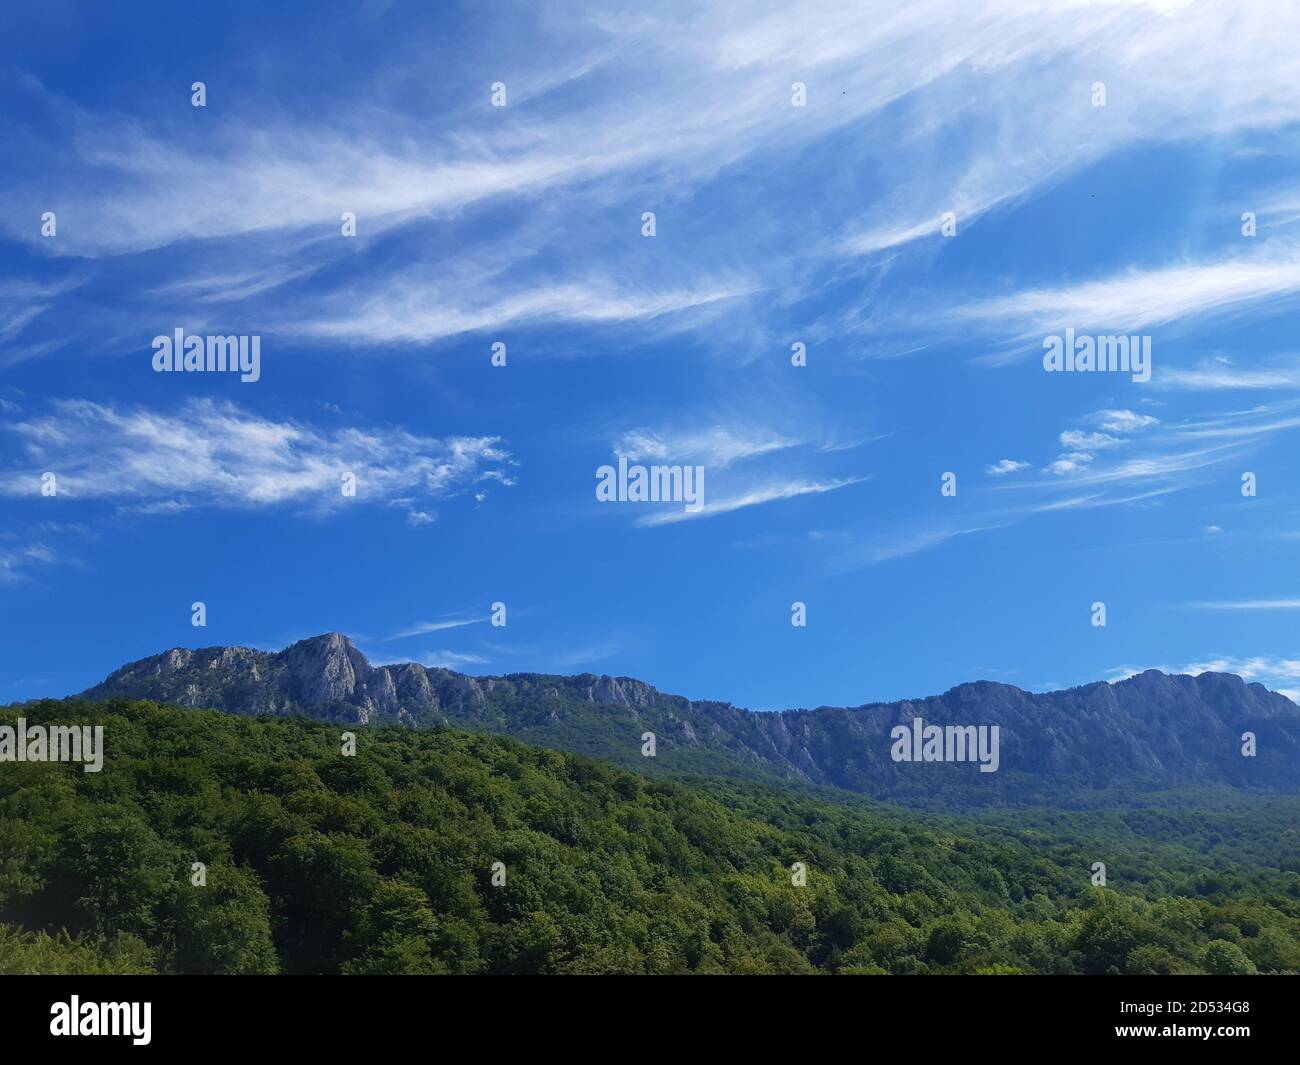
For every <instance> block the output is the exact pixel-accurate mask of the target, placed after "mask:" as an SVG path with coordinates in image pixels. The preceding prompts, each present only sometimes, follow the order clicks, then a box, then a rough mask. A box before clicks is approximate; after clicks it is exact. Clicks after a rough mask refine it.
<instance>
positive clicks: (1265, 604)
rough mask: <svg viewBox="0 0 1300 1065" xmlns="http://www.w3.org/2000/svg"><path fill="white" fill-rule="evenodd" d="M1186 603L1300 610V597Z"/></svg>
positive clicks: (1197, 606)
mask: <svg viewBox="0 0 1300 1065" xmlns="http://www.w3.org/2000/svg"><path fill="white" fill-rule="evenodd" d="M1184 605H1185V606H1186V607H1187V608H1190V609H1192V610H1300V599H1239V600H1227V601H1223V602H1201V603H1186V604H1184Z"/></svg>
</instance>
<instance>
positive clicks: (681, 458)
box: [614, 426, 801, 469]
mask: <svg viewBox="0 0 1300 1065" xmlns="http://www.w3.org/2000/svg"><path fill="white" fill-rule="evenodd" d="M800 443H801V442H800V441H798V440H794V439H791V438H790V437H787V436H784V435H782V434H780V433H776V432H773V431H770V430H758V429H754V428H751V427H743V426H742V427H738V428H732V427H727V426H715V427H711V428H708V429H699V430H683V431H677V432H664V431H654V430H650V429H632V430H629V431H628V432H626V433H624V434H623V435H622V436H621V437H619V439H618V441H617V442H616V443H615V444H614V454H615V455H620V456H623V457H625V458H626V459H627V460H628V461H629V462H652V463H663V462H667V463H670V464H685V463H692V464H698V465H703V466H704V467H705V468H706V469H714V468H724V467H726V466H730V465H731V464H732V463H733V462H739V461H741V460H743V459H749V458H755V457H757V456H759V455H767V454H770V453H772V452H774V451H784V450H787V449H789V448H792V447H797V446H799V444H800Z"/></svg>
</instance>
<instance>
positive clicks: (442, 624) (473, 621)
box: [380, 614, 488, 643]
mask: <svg viewBox="0 0 1300 1065" xmlns="http://www.w3.org/2000/svg"><path fill="white" fill-rule="evenodd" d="M487 620H488V616H487V615H486V614H485V615H484V616H483V617H481V618H452V619H446V620H442V621H417V622H416V623H415V624H414V625H412V626H410V627H409V628H406V629H402V630H401V631H400V632H395V633H393V634H392V635H391V636H384V637H382V638H381V640H380V642H381V643H386V642H388V641H390V640H405V639H407V638H409V637H412V636H427V635H428V634H429V633H431V632H445V631H446V630H447V629H462V628H464V627H465V626H466V625H479V624H482V623H483V622H485V621H487Z"/></svg>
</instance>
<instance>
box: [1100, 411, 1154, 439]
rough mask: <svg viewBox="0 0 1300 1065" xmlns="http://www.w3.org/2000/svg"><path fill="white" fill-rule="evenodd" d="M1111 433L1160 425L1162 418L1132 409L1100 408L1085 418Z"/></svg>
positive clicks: (1128, 431) (1127, 431) (1130, 431)
mask: <svg viewBox="0 0 1300 1065" xmlns="http://www.w3.org/2000/svg"><path fill="white" fill-rule="evenodd" d="M1085 421H1088V422H1089V423H1091V424H1092V425H1097V426H1100V427H1101V428H1102V429H1105V430H1106V431H1107V432H1111V433H1132V432H1135V431H1137V430H1138V429H1147V428H1150V427H1151V426H1153V425H1159V424H1160V419H1159V418H1156V417H1153V416H1152V415H1150V414H1135V413H1134V412H1133V411H1131V410H1099V411H1094V412H1093V413H1092V414H1090V415H1088V417H1087V418H1086V419H1085Z"/></svg>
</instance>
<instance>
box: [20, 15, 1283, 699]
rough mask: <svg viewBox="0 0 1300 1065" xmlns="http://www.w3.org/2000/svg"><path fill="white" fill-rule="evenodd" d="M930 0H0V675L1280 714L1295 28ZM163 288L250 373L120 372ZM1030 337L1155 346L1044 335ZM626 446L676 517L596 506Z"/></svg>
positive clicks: (174, 310) (1255, 19) (638, 507)
mask: <svg viewBox="0 0 1300 1065" xmlns="http://www.w3.org/2000/svg"><path fill="white" fill-rule="evenodd" d="M980 8H981V10H980V11H978V12H977V11H975V10H973V9H972V6H971V5H967V4H958V3H920V4H912V5H907V6H906V7H905V8H899V7H897V6H895V5H879V6H876V5H871V4H862V3H852V4H843V5H834V4H831V5H818V7H817V9H816V12H815V13H813V12H810V11H807V10H804V11H800V10H798V9H797V8H794V7H791V6H790V5H778V4H770V5H754V6H752V7H751V8H749V9H744V8H740V7H737V6H735V5H716V6H713V5H697V4H691V5H682V6H681V7H679V8H673V7H669V6H664V7H661V8H659V9H658V11H657V13H647V12H646V11H645V10H644V6H643V5H628V6H626V7H624V8H619V7H617V6H611V5H608V4H602V5H598V6H594V7H591V8H587V9H583V8H582V7H580V6H578V5H570V4H564V5H558V4H556V5H551V4H542V5H535V4H528V5H518V6H514V5H506V4H490V5H462V6H450V7H442V6H441V5H439V7H438V9H437V10H430V9H427V7H426V5H418V6H417V5H400V4H383V3H372V4H364V5H361V6H360V7H359V8H358V9H357V10H355V11H346V12H345V11H344V9H343V8H341V7H340V8H337V9H321V8H320V6H319V5H314V4H284V5H280V4H277V5H267V4H258V5H254V4H242V3H235V4H230V5H223V6H222V7H221V8H220V9H216V8H214V9H213V10H211V11H207V12H199V11H196V10H193V9H192V8H191V7H189V6H185V7H181V6H179V5H171V4H161V3H159V4H136V5H131V6H130V7H127V8H121V7H114V8H111V9H110V8H108V7H106V6H102V5H90V4H85V5H82V4H67V3H53V4H50V3H43V4H41V5H30V6H24V5H17V6H16V7H15V8H14V9H13V10H12V14H11V17H10V23H11V25H10V31H9V32H7V33H6V34H4V35H2V39H0V150H2V151H3V155H4V157H5V159H6V166H5V173H4V175H3V177H0V185H2V186H3V196H2V197H0V201H2V202H3V204H4V206H3V209H2V210H0V700H8V699H25V698H33V697H36V696H41V695H62V694H66V693H68V692H72V691H76V690H80V689H81V688H84V687H86V686H88V685H90V684H91V683H93V682H95V681H97V680H98V679H100V678H101V677H102V676H103V675H104V674H105V673H107V672H108V671H109V670H111V669H113V668H115V667H116V666H118V665H120V664H122V663H123V662H125V661H128V660H132V659H136V658H140V657H144V656H146V655H148V654H152V653H156V652H158V651H160V650H163V649H165V648H167V647H171V646H177V645H186V646H210V645H214V644H243V645H251V646H258V647H265V648H279V647H282V646H284V645H286V644H287V643H289V642H292V641H293V640H295V639H300V638H303V637H306V636H310V635H314V634H317V633H320V632H324V631H328V630H338V631H342V632H345V633H348V634H350V635H352V636H353V638H354V639H355V640H356V641H357V643H358V644H359V646H361V647H362V649H363V650H364V651H365V652H366V653H367V654H368V655H369V656H370V657H371V658H372V660H374V661H377V662H386V661H406V660H414V661H420V662H424V663H425V664H429V665H433V664H439V665H446V666H449V667H450V668H454V669H459V670H462V671H464V672H468V673H472V674H500V673H510V672H521V671H541V672H560V673H573V672H584V671H590V672H596V673H613V674H616V675H617V674H626V675H631V676H636V677H639V678H642V679H644V680H647V681H649V682H651V683H653V684H655V685H657V686H658V687H660V688H662V689H664V690H666V691H671V692H676V693H681V694H685V695H688V696H691V697H694V698H720V699H727V700H730V701H733V702H736V703H738V704H740V705H747V706H752V707H755V708H778V707H788V706H816V705H820V704H856V703H861V702H864V701H871V700H884V699H895V698H903V697H908V696H919V695H925V694H930V693H933V692H938V691H942V690H944V689H946V688H948V687H951V686H952V685H954V684H956V683H960V682H962V681H966V680H974V679H993V680H1001V681H1005V682H1008V683H1012V684H1017V685H1020V686H1022V687H1026V688H1030V689H1039V690H1041V689H1046V688H1055V687H1065V686H1070V685H1074V684H1079V683H1084V682H1087V681H1091V680H1097V679H1115V678H1118V677H1120V676H1124V675H1126V674H1127V673H1129V672H1131V671H1133V670H1136V669H1142V668H1147V667H1151V666H1155V667H1159V668H1165V669H1170V670H1178V671H1185V670H1190V671H1197V670H1200V669H1205V668H1217V669H1226V670H1230V671H1233V672H1240V673H1243V674H1244V675H1245V676H1247V677H1248V679H1252V680H1260V681H1262V682H1264V683H1266V684H1268V685H1269V686H1270V687H1273V688H1276V689H1278V690H1283V691H1286V692H1287V693H1288V694H1291V695H1292V697H1293V698H1294V697H1295V694H1296V692H1297V691H1300V645H1298V641H1297V625H1296V622H1297V618H1298V617H1300V614H1298V611H1300V579H1298V578H1300V573H1298V571H1297V565H1296V561H1297V554H1296V552H1297V548H1298V547H1300V521H1297V509H1298V508H1297V500H1298V499H1300V477H1298V476H1297V471H1296V461H1295V456H1296V454H1297V445H1298V444H1300V391H1298V386H1300V354H1298V352H1297V344H1296V342H1295V339H1294V334H1295V323H1296V310H1297V297H1298V296H1300V224H1298V223H1300V166H1298V165H1297V159H1300V154H1298V153H1297V151H1296V149H1297V146H1298V144H1297V142H1298V140H1300V137H1298V134H1300V80H1298V79H1296V77H1295V66H1294V42H1295V40H1297V39H1298V38H1297V31H1300V14H1297V12H1296V11H1295V10H1293V9H1289V8H1285V7H1275V6H1273V5H1267V6H1256V5H1244V4H1243V5H1231V4H1202V3H1178V2H1161V3H1154V2H1153V3H1110V2H1107V3H1072V4H1065V5H1044V8H1043V9H1042V10H1038V9H1037V7H1036V6H1034V7H1028V8H1027V7H1025V5H1006V6H1004V5H999V4H988V5H980ZM195 81H202V82H204V84H205V86H206V92H207V98H206V106H205V107H194V106H192V105H191V86H192V84H193V83H194V82H195ZM495 82H502V83H504V85H505V89H506V101H507V102H506V106H504V107H494V106H492V104H491V92H492V88H491V87H492V85H493V83H495ZM796 82H798V83H802V84H803V85H804V86H805V87H806V101H807V102H806V106H804V107H797V106H794V105H793V103H792V86H793V85H794V84H795V83H796ZM1097 83H1102V84H1103V85H1104V87H1105V106H1096V105H1095V101H1096V99H1097V90H1096V84H1097ZM647 211H649V212H654V215H655V227H656V232H655V235H654V236H653V237H647V236H643V235H642V217H643V213H644V212H647ZM45 212H54V213H55V216H56V219H57V232H56V234H55V235H54V236H43V235H42V232H41V229H42V215H43V214H44V213H45ZM343 212H354V213H355V215H356V219H357V233H356V236H355V237H346V236H343V235H342V233H341V221H340V219H341V216H342V214H343ZM945 212H952V213H953V215H954V216H955V225H956V233H955V235H954V236H946V235H944V233H943V229H942V218H943V215H944V213H945ZM1246 212H1251V213H1253V214H1254V216H1255V221H1256V230H1255V234H1254V235H1253V236H1248V235H1246V234H1245V233H1243V227H1244V223H1243V214H1244V213H1246ZM176 328H183V329H184V330H186V332H188V333H196V334H209V333H211V334H223V335H225V334H247V335H253V334H256V335H258V336H260V337H261V352H262V361H261V378H260V380H258V381H257V382H255V383H241V382H240V381H239V380H238V378H237V377H236V376H233V375H228V374H225V375H222V374H207V373H191V374H162V373H155V372H154V371H153V369H152V367H151V358H152V349H151V341H152V339H153V338H154V337H155V336H156V335H159V334H171V333H172V331H173V330H175V329H176ZM1067 328H1069V329H1073V330H1075V331H1076V332H1077V333H1081V334H1083V333H1094V334H1126V335H1127V334H1134V335H1146V336H1150V337H1151V343H1152V372H1151V379H1150V380H1149V381H1147V382H1144V383H1143V382H1135V381H1133V380H1132V379H1131V377H1130V375H1126V374H1119V373H1109V372H1108V373H1092V374H1077V373H1076V374H1066V373H1047V372H1045V371H1044V368H1043V365H1042V352H1043V341H1044V338H1045V337H1048V336H1050V335H1055V334H1062V333H1063V332H1064V331H1065V330H1066V329H1067ZM496 342H501V343H503V344H505V346H506V351H507V356H506V365H505V366H504V367H496V366H493V365H492V364H491V350H492V345H493V344H494V343H496ZM796 342H800V343H803V344H805V345H806V349H807V365H806V366H802V367H796V366H793V365H791V345H792V344H794V343H796ZM620 454H622V455H626V456H628V457H629V460H630V461H632V462H638V461H639V462H643V463H651V462H664V463H686V464H691V465H695V464H698V465H702V466H703V467H704V468H705V471H706V482H705V506H704V508H703V510H702V511H701V512H700V513H698V514H687V513H685V512H684V511H683V508H682V506H681V504H649V503H630V502H629V503H608V504H606V503H600V502H598V501H597V499H596V496H595V484H596V471H597V469H598V468H599V467H600V466H602V465H604V464H607V463H615V462H617V456H618V455H620ZM45 472H54V473H55V474H56V475H57V477H58V485H59V491H58V494H57V495H55V496H53V497H50V496H43V495H42V494H41V475H42V474H43V473H45ZM345 472H351V473H354V474H355V475H356V478H357V493H356V496H355V497H352V498H349V497H345V496H343V495H342V494H341V492H340V488H339V486H340V477H341V475H342V474H343V473H345ZM945 472H953V473H955V474H956V475H957V492H956V495H954V496H943V495H941V492H940V485H941V477H942V475H943V474H944V473H945ZM1247 472H1250V473H1254V474H1255V475H1256V479H1257V494H1256V495H1255V496H1253V497H1247V496H1243V494H1242V475H1243V474H1244V473H1247ZM195 601H202V602H203V603H205V604H206V608H207V625H206V627H205V628H202V629H196V628H194V627H193V626H192V625H191V609H190V607H191V604H192V603H193V602H195ZM795 601H799V602H803V603H805V604H807V612H808V624H807V627H806V628H796V627H793V626H792V625H791V624H790V616H791V604H792V603H793V602H795ZM1098 601H1100V602H1104V603H1105V604H1106V609H1107V624H1106V626H1105V627H1104V628H1098V627H1095V626H1094V625H1093V624H1092V623H1091V617H1092V615H1091V607H1092V604H1093V603H1094V602H1098ZM494 602H504V603H505V604H506V606H507V617H508V623H507V624H506V626H505V627H494V626H492V625H491V624H490V622H489V621H488V620H487V619H488V616H489V613H490V610H491V605H492V604H493V603H494Z"/></svg>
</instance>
